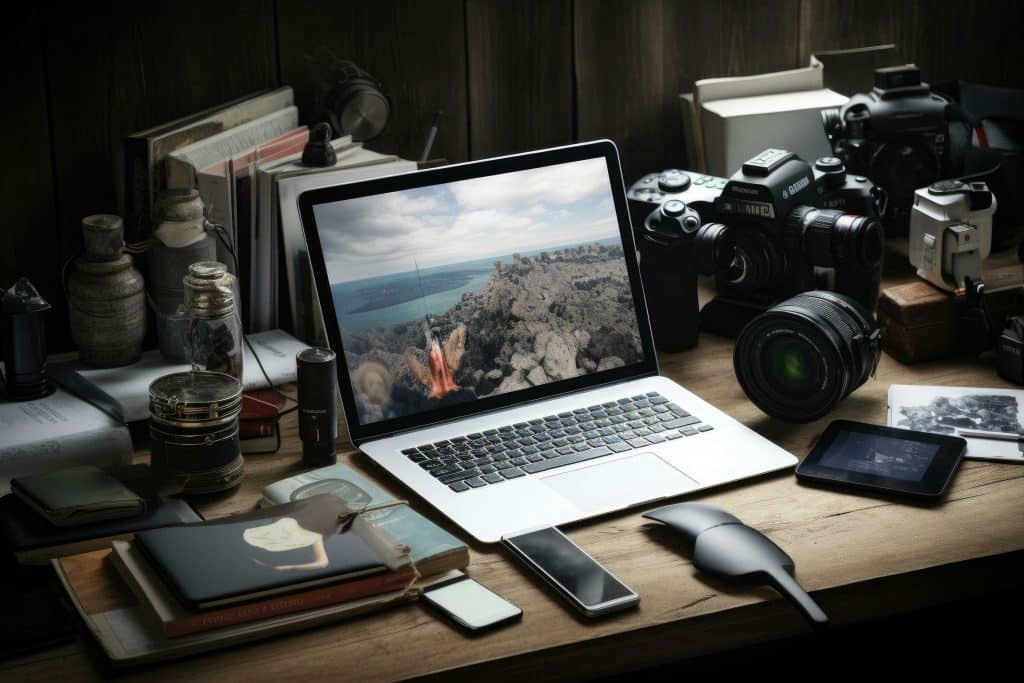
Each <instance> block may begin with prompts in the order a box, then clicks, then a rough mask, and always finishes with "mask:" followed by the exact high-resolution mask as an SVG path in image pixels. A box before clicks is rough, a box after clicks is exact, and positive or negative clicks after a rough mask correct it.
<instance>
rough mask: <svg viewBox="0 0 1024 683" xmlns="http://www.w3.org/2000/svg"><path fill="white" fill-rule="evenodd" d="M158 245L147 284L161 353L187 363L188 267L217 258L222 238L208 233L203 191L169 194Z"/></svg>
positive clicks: (161, 211)
mask: <svg viewBox="0 0 1024 683" xmlns="http://www.w3.org/2000/svg"><path fill="white" fill-rule="evenodd" d="M156 214H157V217H158V218H157V221H158V222H157V225H156V228H155V229H154V230H153V237H154V238H156V239H155V240H154V243H153V246H152V247H150V249H149V251H148V252H147V254H146V263H147V271H146V280H147V285H148V287H149V294H150V297H151V299H152V301H153V306H154V308H155V309H156V337H157V342H158V343H159V345H160V353H161V354H162V355H163V357H164V358H166V359H167V360H171V361H178V362H186V361H187V360H188V341H187V339H186V336H185V333H186V323H187V321H186V318H185V312H184V310H183V309H182V302H183V300H184V297H185V289H184V284H183V280H184V278H185V276H186V275H188V269H189V266H191V265H192V264H193V263H198V262H200V261H212V260H214V259H216V258H217V240H216V239H215V238H214V237H213V235H212V234H210V233H209V232H207V231H206V218H205V216H204V215H203V200H202V199H201V198H200V196H199V191H198V190H195V189H190V190H177V191H175V190H167V191H165V192H163V193H162V194H161V195H160V199H159V200H158V202H157V209H156Z"/></svg>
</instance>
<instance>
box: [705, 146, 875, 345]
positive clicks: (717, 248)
mask: <svg viewBox="0 0 1024 683" xmlns="http://www.w3.org/2000/svg"><path fill="white" fill-rule="evenodd" d="M884 206H885V195H884V193H882V192H880V191H878V190H877V189H876V188H875V187H874V186H873V185H872V184H871V183H870V181H868V180H867V179H866V178H858V177H854V178H850V177H849V176H847V175H846V173H845V169H843V167H842V164H841V162H839V160H838V159H835V158H832V157H826V158H823V159H819V160H818V162H817V163H816V164H815V166H814V167H812V166H811V165H810V164H808V163H807V162H805V161H803V160H801V159H800V158H799V157H797V156H796V155H795V154H793V153H792V152H787V151H785V150H779V149H767V150H765V151H764V152H762V153H761V154H759V155H758V156H756V157H754V158H753V159H751V160H749V161H747V162H746V163H744V164H743V167H742V168H741V169H740V170H739V171H738V172H737V173H736V174H734V175H733V176H732V178H731V179H730V180H729V182H728V183H726V186H725V188H723V190H722V194H721V195H720V196H719V197H718V199H717V200H715V206H714V208H715V211H714V213H715V221H716V222H714V223H705V224H704V225H702V226H701V228H700V229H699V230H698V231H697V235H696V239H695V252H696V255H695V258H696V263H697V270H698V272H700V273H702V274H705V275H714V276H715V284H716V287H717V290H718V296H717V297H716V298H715V299H714V300H712V301H711V302H709V303H708V304H707V305H706V306H705V307H704V310H703V311H702V312H701V326H702V327H703V328H704V329H707V330H708V331H711V332H715V333H718V334H723V335H726V336H735V335H736V334H738V333H739V331H740V330H741V329H742V328H743V327H744V326H745V325H746V324H747V323H748V322H749V321H750V320H751V319H752V318H753V317H754V316H756V315H758V314H759V313H761V312H762V311H764V310H766V309H768V308H770V307H771V306H773V305H774V304H776V303H777V302H779V301H780V300H782V299H786V298H788V297H791V296H793V295H795V294H798V293H800V292H806V291H808V290H812V289H828V290H832V291H835V292H839V293H841V294H845V295H848V296H850V297H852V298H853V299H855V300H857V301H859V302H860V303H861V304H862V305H864V306H865V307H866V308H867V309H868V310H869V311H870V310H874V307H875V303H876V301H877V299H878V287H879V282H880V280H881V260H882V246H883V230H882V224H881V223H880V222H879V220H878V216H879V214H880V213H881V212H882V210H883V209H884ZM846 207H849V209H847V208H846ZM853 211H858V212H859V211H863V212H864V213H854V212H853Z"/></svg>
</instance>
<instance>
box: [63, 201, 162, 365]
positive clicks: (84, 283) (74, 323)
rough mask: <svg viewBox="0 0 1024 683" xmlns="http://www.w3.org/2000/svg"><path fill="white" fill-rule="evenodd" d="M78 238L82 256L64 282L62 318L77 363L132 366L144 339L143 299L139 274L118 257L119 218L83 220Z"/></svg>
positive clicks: (127, 259)
mask: <svg viewBox="0 0 1024 683" xmlns="http://www.w3.org/2000/svg"><path fill="white" fill-rule="evenodd" d="M82 236H83V239H84V242H85V252H84V254H83V255H82V256H80V257H78V258H77V259H75V271H74V272H73V273H72V274H71V277H70V279H69V281H68V318H69V322H70V324H71V338H72V339H73V340H74V342H75V344H77V345H78V350H79V358H80V359H81V361H82V362H83V363H86V364H88V365H94V366H96V367H101V368H113V367H118V366H121V365H128V364H130V363H134V362H135V361H137V360H138V359H139V358H140V357H141V356H142V339H143V337H145V335H146V295H145V292H144V289H143V281H142V273H140V272H139V271H138V270H136V269H135V267H134V265H133V262H132V257H131V256H130V255H129V254H123V253H121V248H122V247H123V246H124V227H123V224H122V222H121V218H120V217H119V216H112V215H107V214H99V215H95V216H86V217H85V218H83V219H82Z"/></svg>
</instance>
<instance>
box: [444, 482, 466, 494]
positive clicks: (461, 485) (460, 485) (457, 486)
mask: <svg viewBox="0 0 1024 683" xmlns="http://www.w3.org/2000/svg"><path fill="white" fill-rule="evenodd" d="M448 488H450V489H451V490H452V491H455V493H462V492H463V491H468V490H469V486H468V485H466V483H465V482H462V481H456V482H452V483H451V484H448Z"/></svg>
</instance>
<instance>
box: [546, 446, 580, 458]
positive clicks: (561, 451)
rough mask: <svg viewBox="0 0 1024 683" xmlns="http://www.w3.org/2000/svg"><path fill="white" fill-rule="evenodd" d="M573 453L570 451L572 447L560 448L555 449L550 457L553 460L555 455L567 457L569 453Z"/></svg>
mask: <svg viewBox="0 0 1024 683" xmlns="http://www.w3.org/2000/svg"><path fill="white" fill-rule="evenodd" d="M575 452H576V451H574V450H573V449H572V446H562V447H561V448H556V449H555V450H554V452H553V454H552V455H551V456H550V457H552V458H553V457H555V455H569V454H570V453H575Z"/></svg>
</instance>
